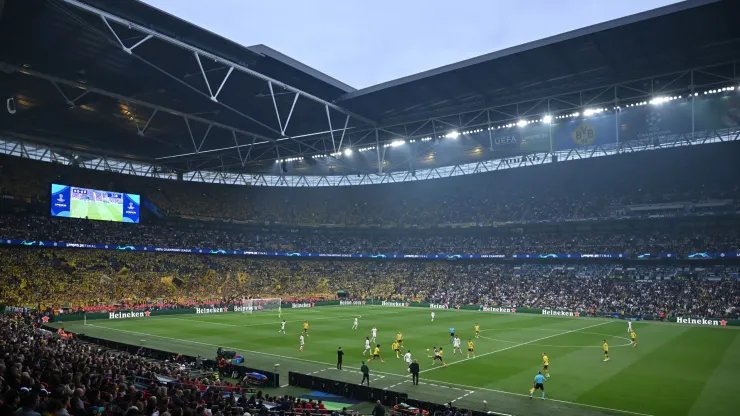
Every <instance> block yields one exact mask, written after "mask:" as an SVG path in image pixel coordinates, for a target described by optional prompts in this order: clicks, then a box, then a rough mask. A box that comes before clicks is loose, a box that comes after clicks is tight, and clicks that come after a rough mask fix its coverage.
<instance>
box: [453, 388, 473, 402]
mask: <svg viewBox="0 0 740 416" xmlns="http://www.w3.org/2000/svg"><path fill="white" fill-rule="evenodd" d="M473 393H475V392H474V391H472V390H468V392H467V393H465V394H463V395H462V396H460V397H458V398H457V399H455V400H453V401H451V402H450V403H455V402H456V401H458V400H460V399H464V398H466V397H468V396H470V395H471V394H473Z"/></svg>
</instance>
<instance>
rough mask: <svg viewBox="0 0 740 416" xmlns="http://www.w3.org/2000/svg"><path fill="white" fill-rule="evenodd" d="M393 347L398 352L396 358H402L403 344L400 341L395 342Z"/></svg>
mask: <svg viewBox="0 0 740 416" xmlns="http://www.w3.org/2000/svg"><path fill="white" fill-rule="evenodd" d="M391 348H392V349H393V351H395V352H396V358H401V346H400V345H398V342H394V343H393V345H391Z"/></svg>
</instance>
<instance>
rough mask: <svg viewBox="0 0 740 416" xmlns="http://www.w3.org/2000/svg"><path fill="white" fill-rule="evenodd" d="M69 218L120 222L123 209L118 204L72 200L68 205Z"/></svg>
mask: <svg viewBox="0 0 740 416" xmlns="http://www.w3.org/2000/svg"><path fill="white" fill-rule="evenodd" d="M70 217H72V218H88V219H91V220H100V221H118V222H122V221H123V209H122V208H121V205H118V204H110V203H105V202H93V201H81V200H79V199H72V201H71V205H70Z"/></svg>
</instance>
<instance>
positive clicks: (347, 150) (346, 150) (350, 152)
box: [344, 147, 352, 156]
mask: <svg viewBox="0 0 740 416" xmlns="http://www.w3.org/2000/svg"><path fill="white" fill-rule="evenodd" d="M344 155H345V156H352V149H350V148H349V147H348V148H346V149H344Z"/></svg>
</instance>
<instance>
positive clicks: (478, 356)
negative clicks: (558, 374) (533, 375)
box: [419, 322, 611, 373]
mask: <svg viewBox="0 0 740 416" xmlns="http://www.w3.org/2000/svg"><path fill="white" fill-rule="evenodd" d="M608 323H611V322H601V323H599V324H595V325H589V326H587V327H583V328H578V329H573V330H570V331H566V332H561V333H558V334H554V335H548V336H546V337H542V338H537V339H533V340H531V341H527V342H522V343H521V344H515V345H511V346H508V347H506V348H501V349H498V350H494V351H489V352H486V353H483V354H480V355H477V356H475V357H473V358H463V359H462V360H458V361H454V362H451V363H449V364H447V366H444V367H442V366H440V367H432V368H428V369H426V370H422V371H420V372H419V373H426V372H428V371H434V370H438V369H440V368H447V367H449V366H451V365H455V364H460V363H462V362H465V361H469V360H475V359H478V358H481V357H485V356H486V355H491V354H496V353H499V352H503V351H507V350H510V349H512V348H517V347H522V346H524V345H529V344H532V343H535V342H538V341H544V340H546V339H549V338H554V337H559V336H561V335H566V334H570V333H573V332H578V331H583V330H584V329H589V328H593V327H597V326H601V325H606V324H608Z"/></svg>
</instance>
